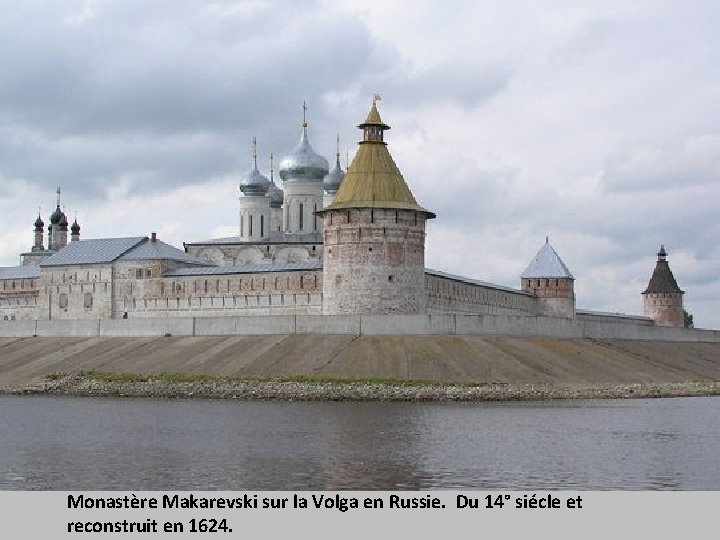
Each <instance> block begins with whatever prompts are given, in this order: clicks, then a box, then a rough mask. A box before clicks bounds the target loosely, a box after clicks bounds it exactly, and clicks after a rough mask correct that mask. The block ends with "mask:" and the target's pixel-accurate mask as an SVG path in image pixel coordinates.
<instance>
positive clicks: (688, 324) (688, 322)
mask: <svg viewBox="0 0 720 540" xmlns="http://www.w3.org/2000/svg"><path fill="white" fill-rule="evenodd" d="M683 321H684V323H685V328H695V322H694V321H693V316H692V313H688V311H687V310H685V309H683Z"/></svg>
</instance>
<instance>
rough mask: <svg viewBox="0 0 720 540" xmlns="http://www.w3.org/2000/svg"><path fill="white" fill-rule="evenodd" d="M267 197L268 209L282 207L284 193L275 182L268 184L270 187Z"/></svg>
mask: <svg viewBox="0 0 720 540" xmlns="http://www.w3.org/2000/svg"><path fill="white" fill-rule="evenodd" d="M267 196H268V199H270V208H280V207H282V204H283V201H284V200H285V193H284V192H283V190H282V189H280V188H279V187H278V186H277V184H276V183H275V182H270V187H269V188H268V190H267Z"/></svg>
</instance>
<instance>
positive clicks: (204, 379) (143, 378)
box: [46, 371, 487, 387]
mask: <svg viewBox="0 0 720 540" xmlns="http://www.w3.org/2000/svg"><path fill="white" fill-rule="evenodd" d="M51 375H52V378H51ZM66 375H67V374H65V373H61V374H50V375H47V376H46V378H48V379H50V380H57V379H60V378H62V377H65V376H66ZM80 376H81V377H84V378H85V379H88V380H93V381H99V382H106V383H145V382H150V381H153V382H166V383H212V382H239V383H263V382H279V383H307V384H372V385H382V386H412V387H419V386H457V387H479V386H486V384H487V383H484V382H474V383H461V382H447V381H444V382H441V381H431V380H425V379H390V378H381V377H373V378H353V377H331V376H319V375H284V376H276V377H263V376H245V377H230V376H222V375H203V374H194V373H145V374H141V373H120V372H109V371H86V372H81V373H80Z"/></svg>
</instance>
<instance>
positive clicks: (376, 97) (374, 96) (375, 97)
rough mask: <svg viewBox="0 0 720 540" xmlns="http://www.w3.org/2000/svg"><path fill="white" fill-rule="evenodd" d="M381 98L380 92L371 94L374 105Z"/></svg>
mask: <svg viewBox="0 0 720 540" xmlns="http://www.w3.org/2000/svg"><path fill="white" fill-rule="evenodd" d="M381 99H382V98H381V97H380V94H374V95H373V105H375V104H376V103H377V102H378V101H380V100H381Z"/></svg>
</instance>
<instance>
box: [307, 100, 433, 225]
mask: <svg viewBox="0 0 720 540" xmlns="http://www.w3.org/2000/svg"><path fill="white" fill-rule="evenodd" d="M377 99H378V96H376V98H375V99H374V100H373V104H372V107H371V109H370V112H369V113H368V115H367V118H366V119H365V122H363V123H362V124H360V125H359V126H358V127H359V128H360V129H362V130H363V140H362V141H361V142H360V144H359V148H358V151H357V153H356V154H355V157H354V158H353V161H352V163H351V164H350V166H349V167H348V170H347V172H346V173H345V179H344V180H343V181H342V184H341V185H340V189H339V190H338V192H337V194H336V195H335V199H334V200H333V203H332V204H331V205H329V206H327V207H326V208H324V209H323V210H320V211H318V214H320V213H324V212H327V211H328V210H339V209H344V208H388V209H397V210H415V211H418V212H424V213H425V214H426V215H427V217H428V219H430V218H434V217H435V214H434V213H433V212H431V211H429V210H427V209H425V208H423V207H422V206H420V205H419V204H418V203H417V201H416V200H415V197H414V196H413V194H412V192H411V191H410V188H409V187H408V185H407V183H406V182H405V179H404V178H403V176H402V173H401V172H400V169H398V166H397V165H396V164H395V161H394V160H393V158H392V156H391V155H390V152H388V149H387V145H386V143H385V142H384V141H383V132H384V131H386V130H388V129H390V126H388V125H387V124H385V123H383V121H382V120H381V118H380V113H379V112H378V110H377V106H376V101H377Z"/></svg>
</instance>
